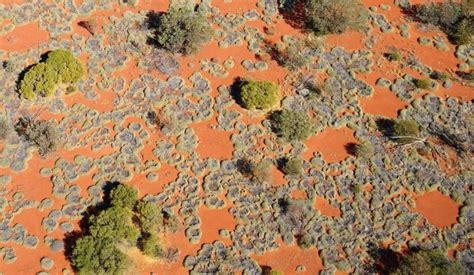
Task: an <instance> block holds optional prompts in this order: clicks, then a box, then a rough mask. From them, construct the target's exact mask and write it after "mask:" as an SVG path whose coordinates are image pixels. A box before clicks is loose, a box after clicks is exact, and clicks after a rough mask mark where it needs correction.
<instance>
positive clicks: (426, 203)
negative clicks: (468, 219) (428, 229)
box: [415, 191, 460, 227]
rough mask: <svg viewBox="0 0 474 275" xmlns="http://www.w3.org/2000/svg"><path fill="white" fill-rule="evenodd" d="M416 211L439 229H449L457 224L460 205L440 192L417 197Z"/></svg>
mask: <svg viewBox="0 0 474 275" xmlns="http://www.w3.org/2000/svg"><path fill="white" fill-rule="evenodd" d="M415 202H416V207H415V211H416V212H418V213H420V214H422V215H423V216H425V217H426V219H427V220H428V222H429V223H431V224H432V225H435V226H437V227H447V226H450V225H452V224H455V223H456V220H457V217H458V213H459V207H460V205H459V204H457V203H456V202H454V201H453V200H452V199H451V198H450V197H448V196H445V195H443V194H442V193H441V192H439V191H433V192H428V193H425V194H423V195H421V196H418V197H415Z"/></svg>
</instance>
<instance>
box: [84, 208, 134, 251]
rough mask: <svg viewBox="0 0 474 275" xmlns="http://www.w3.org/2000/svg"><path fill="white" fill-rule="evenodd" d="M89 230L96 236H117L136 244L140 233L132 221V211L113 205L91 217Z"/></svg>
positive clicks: (119, 238)
mask: <svg viewBox="0 0 474 275" xmlns="http://www.w3.org/2000/svg"><path fill="white" fill-rule="evenodd" d="M89 231H90V233H91V235H92V236H93V237H96V238H106V237H108V238H116V239H118V240H126V241H128V242H130V244H135V243H136V241H137V240H138V237H139V235H140V230H138V229H137V228H136V227H135V226H134V225H133V223H132V213H131V211H129V210H128V209H126V208H123V207H120V206H112V207H110V208H107V209H105V210H103V211H101V212H100V213H99V214H97V215H94V216H91V217H90V218H89Z"/></svg>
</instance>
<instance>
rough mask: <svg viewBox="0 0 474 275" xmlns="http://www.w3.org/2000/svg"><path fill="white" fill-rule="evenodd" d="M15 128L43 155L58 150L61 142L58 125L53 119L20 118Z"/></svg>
mask: <svg viewBox="0 0 474 275" xmlns="http://www.w3.org/2000/svg"><path fill="white" fill-rule="evenodd" d="M15 130H16V132H17V133H18V135H19V136H20V137H22V138H23V139H24V140H25V141H27V142H28V143H30V144H32V145H34V146H36V147H37V148H38V152H39V154H40V156H42V157H46V156H47V155H48V154H50V153H52V152H54V151H56V149H57V148H58V146H59V145H60V142H61V133H60V131H59V129H58V126H57V125H56V123H54V122H53V121H51V120H34V119H31V118H20V119H19V121H18V122H17V124H16V125H15Z"/></svg>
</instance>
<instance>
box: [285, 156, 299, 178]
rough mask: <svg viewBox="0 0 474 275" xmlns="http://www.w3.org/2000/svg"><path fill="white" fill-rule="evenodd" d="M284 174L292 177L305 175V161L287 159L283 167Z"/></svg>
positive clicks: (296, 158)
mask: <svg viewBox="0 0 474 275" xmlns="http://www.w3.org/2000/svg"><path fill="white" fill-rule="evenodd" d="M282 171H283V173H285V174H286V175H290V176H297V175H300V174H301V173H303V160H302V159H301V158H299V157H294V158H290V159H287V160H286V161H285V164H283V167H282Z"/></svg>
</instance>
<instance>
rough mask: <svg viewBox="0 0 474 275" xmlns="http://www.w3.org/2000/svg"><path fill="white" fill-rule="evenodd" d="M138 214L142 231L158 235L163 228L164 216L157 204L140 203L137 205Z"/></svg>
mask: <svg viewBox="0 0 474 275" xmlns="http://www.w3.org/2000/svg"><path fill="white" fill-rule="evenodd" d="M136 212H137V217H138V224H139V226H140V228H141V229H142V231H144V232H147V233H149V234H156V233H158V231H159V230H160V228H162V227H163V215H162V213H161V209H160V208H158V206H157V205H156V204H154V203H151V202H146V201H140V202H138V203H137V206H136Z"/></svg>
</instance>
